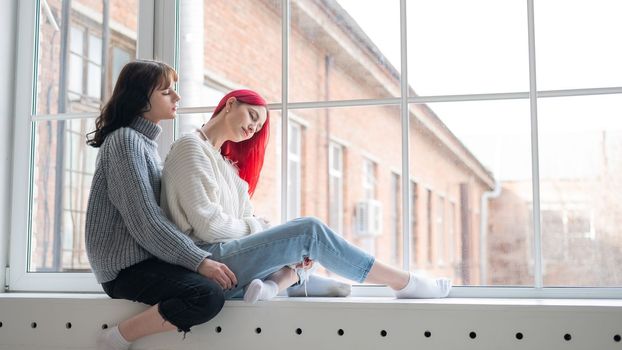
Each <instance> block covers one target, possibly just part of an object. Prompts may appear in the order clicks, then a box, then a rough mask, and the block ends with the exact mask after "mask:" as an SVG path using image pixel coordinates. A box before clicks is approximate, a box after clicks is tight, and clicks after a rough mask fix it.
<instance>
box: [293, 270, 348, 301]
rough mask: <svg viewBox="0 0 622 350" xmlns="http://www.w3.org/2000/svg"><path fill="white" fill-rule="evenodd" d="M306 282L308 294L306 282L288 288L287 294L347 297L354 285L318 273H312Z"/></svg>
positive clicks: (294, 295) (295, 295)
mask: <svg viewBox="0 0 622 350" xmlns="http://www.w3.org/2000/svg"><path fill="white" fill-rule="evenodd" d="M303 282H304V281H303ZM304 283H306V285H307V290H306V294H305V287H304V284H302V283H301V284H300V285H297V286H293V287H289V288H287V295H288V296H290V297H304V296H309V297H347V296H348V295H350V292H351V291H352V286H350V285H349V284H347V283H343V282H339V281H335V280H334V279H331V278H325V277H320V276H316V275H310V276H309V279H308V280H307V281H306V282H304Z"/></svg>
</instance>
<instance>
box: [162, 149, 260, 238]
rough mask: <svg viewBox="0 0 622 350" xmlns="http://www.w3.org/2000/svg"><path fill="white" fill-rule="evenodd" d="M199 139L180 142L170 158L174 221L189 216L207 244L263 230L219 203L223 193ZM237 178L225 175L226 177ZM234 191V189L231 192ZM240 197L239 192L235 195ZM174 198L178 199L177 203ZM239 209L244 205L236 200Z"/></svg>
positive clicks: (168, 187)
mask: <svg viewBox="0 0 622 350" xmlns="http://www.w3.org/2000/svg"><path fill="white" fill-rule="evenodd" d="M197 141H198V139H195V138H192V137H186V138H182V139H180V140H179V141H178V142H177V143H176V144H175V146H174V147H173V149H172V150H171V152H170V153H169V155H168V156H167V158H166V163H165V165H164V175H163V179H162V180H163V181H164V182H165V186H164V187H165V190H166V200H167V205H168V207H169V211H170V212H171V216H172V217H173V221H176V219H175V218H174V217H175V216H176V215H182V213H183V215H184V216H185V218H186V220H187V221H188V223H189V225H190V226H191V227H192V229H193V234H194V235H196V236H197V237H198V238H199V239H202V240H204V241H206V242H218V241H223V240H229V239H234V238H239V237H244V236H247V235H249V234H251V233H254V232H257V231H261V230H263V227H262V225H261V223H260V222H259V220H257V219H256V218H254V217H252V216H248V217H242V218H238V217H236V216H234V215H232V213H228V212H226V211H225V210H224V209H223V207H222V206H221V205H220V204H219V203H218V198H219V196H220V191H222V190H225V189H221V188H219V184H218V181H217V179H216V173H215V171H217V170H216V169H214V166H213V164H212V162H213V161H214V160H213V159H210V158H209V157H208V155H207V154H206V153H205V151H204V150H203V147H202V146H201V144H200V143H199V142H197ZM231 175H233V176H237V175H236V174H224V176H231ZM227 190H230V189H227ZM233 192H234V193H237V191H235V190H234V191H233ZM172 198H176V199H175V200H173V199H172ZM233 200H234V201H237V202H236V203H233V205H234V206H235V205H237V206H238V208H239V206H240V205H243V203H241V202H240V200H239V198H234V199H233Z"/></svg>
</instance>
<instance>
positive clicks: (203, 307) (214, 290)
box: [192, 280, 225, 323]
mask: <svg viewBox="0 0 622 350" xmlns="http://www.w3.org/2000/svg"><path fill="white" fill-rule="evenodd" d="M207 282H208V283H206V284H205V285H204V286H202V291H201V292H200V293H199V294H198V295H197V297H195V298H193V300H192V303H193V304H194V306H195V307H196V308H197V309H199V314H204V315H206V317H207V318H206V319H205V320H204V321H203V322H207V321H209V320H210V319H212V318H213V317H214V316H216V315H217V314H218V313H219V312H220V310H222V307H223V306H224V305H225V295H224V291H223V289H222V288H221V287H220V285H218V284H217V283H216V282H214V281H211V280H207ZM203 322H201V323H203Z"/></svg>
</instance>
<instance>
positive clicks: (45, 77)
mask: <svg viewBox="0 0 622 350" xmlns="http://www.w3.org/2000/svg"><path fill="white" fill-rule="evenodd" d="M69 4H70V8H68V9H66V10H67V12H68V13H69V14H70V15H69V17H68V18H67V19H65V18H63V13H64V11H63V7H66V6H69ZM109 4H110V5H109V12H110V16H109V18H110V20H109V21H108V23H102V18H104V16H103V7H102V1H87V0H72V1H64V0H59V1H47V2H43V1H42V2H41V10H40V11H41V14H40V22H39V43H38V45H39V50H38V52H39V57H38V59H39V60H38V62H37V73H38V75H37V109H36V113H37V114H60V113H70V112H98V111H99V109H100V106H101V103H102V102H101V100H100V99H101V96H100V95H101V93H100V92H99V90H100V87H99V85H100V82H101V74H95V75H94V74H91V73H88V74H87V76H86V77H84V73H83V72H87V71H89V70H90V69H91V68H90V67H89V66H88V61H89V60H91V61H92V62H94V63H97V64H101V63H102V62H103V61H102V47H105V48H106V49H107V52H108V57H112V52H113V49H114V48H115V47H122V48H124V49H125V50H127V51H128V52H131V57H134V56H135V55H134V53H135V52H136V37H137V18H138V0H110V1H109ZM46 6H48V7H49V11H47V10H46ZM64 21H65V22H66V23H63V22H64ZM104 26H108V27H109V28H110V40H109V41H108V42H107V43H104V42H102V33H103V29H104ZM65 27H66V28H70V29H69V30H68V31H69V32H65V29H63V28H65ZM85 33H86V34H85ZM87 38H88V39H87ZM64 51H66V52H67V53H68V54H67V55H66V56H63V55H62V54H61V53H62V52H64ZM69 52H71V54H69ZM63 57H66V60H67V61H66V62H63V61H62V58H63ZM112 62H113V60H112V59H108V61H107V62H105V64H104V65H103V66H102V68H103V69H105V76H106V91H104V96H103V98H104V100H105V99H107V97H108V96H110V94H111V93H112V87H113V84H112V78H113V74H112V70H113V66H112V64H113V63H112ZM61 76H66V77H67V82H66V85H64V86H61V78H60V77H61ZM83 79H84V82H83ZM91 79H95V81H91ZM94 86H98V87H97V90H98V92H97V93H95V90H93V87H94ZM89 96H90V97H89Z"/></svg>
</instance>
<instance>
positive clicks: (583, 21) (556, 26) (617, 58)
mask: <svg viewBox="0 0 622 350" xmlns="http://www.w3.org/2000/svg"><path fill="white" fill-rule="evenodd" d="M534 11H535V21H536V22H535V26H536V59H537V64H536V66H537V67H538V89H539V90H554V89H576V88H595V87H611V86H622V65H620V62H622V46H621V45H620V44H619V43H620V39H622V35H621V33H622V22H621V21H620V16H619V14H620V13H622V2H621V1H618V0H594V1H564V0H546V1H535V8H534Z"/></svg>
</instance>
